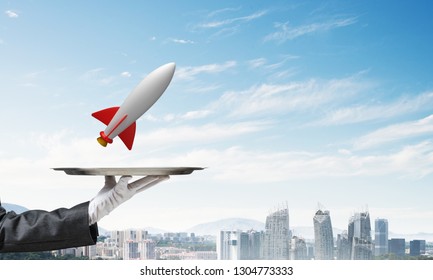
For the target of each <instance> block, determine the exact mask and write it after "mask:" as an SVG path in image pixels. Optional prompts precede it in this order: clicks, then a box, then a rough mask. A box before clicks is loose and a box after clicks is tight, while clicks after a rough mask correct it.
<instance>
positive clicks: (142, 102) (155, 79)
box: [92, 62, 176, 150]
mask: <svg viewBox="0 0 433 280" xmlns="http://www.w3.org/2000/svg"><path fill="white" fill-rule="evenodd" d="M175 68H176V64H175V63H174V62H172V63H167V64H165V65H163V66H161V67H159V68H157V69H156V70H154V71H153V72H151V73H150V74H149V75H147V76H146V77H145V78H144V79H143V80H142V81H141V82H140V83H139V84H138V86H137V87H136V88H135V89H134V90H133V91H132V92H131V93H130V94H129V95H128V97H127V98H126V99H125V101H124V102H123V104H122V105H121V106H120V107H111V108H107V109H104V110H101V111H98V112H95V113H93V114H92V116H93V117H95V118H96V119H98V120H100V121H101V122H103V123H104V124H105V125H107V128H106V129H105V130H104V131H101V132H100V133H99V134H100V137H99V138H98V139H97V140H98V142H99V144H101V145H102V146H104V147H106V146H107V143H109V144H111V143H113V138H114V137H116V136H119V137H120V139H121V140H122V141H123V143H124V144H125V145H126V147H127V148H128V149H129V150H131V149H132V144H133V143H134V137H135V127H136V124H135V121H136V120H137V119H138V118H139V117H141V116H142V115H143V114H144V113H145V112H146V111H147V110H149V108H150V107H152V106H153V104H155V102H156V101H157V100H158V99H159V98H160V97H161V95H162V94H163V93H164V91H165V90H166V88H167V87H168V85H169V84H170V81H171V79H172V78H173V75H174V70H175Z"/></svg>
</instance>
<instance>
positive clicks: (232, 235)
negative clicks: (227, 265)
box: [217, 230, 240, 260]
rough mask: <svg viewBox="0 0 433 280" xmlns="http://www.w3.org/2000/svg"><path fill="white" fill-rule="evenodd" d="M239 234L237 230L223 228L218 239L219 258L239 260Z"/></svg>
mask: <svg viewBox="0 0 433 280" xmlns="http://www.w3.org/2000/svg"><path fill="white" fill-rule="evenodd" d="M239 241H240V240H239V235H238V232H237V231H235V230H233V231H232V230H230V231H229V230H222V231H220V234H219V236H218V240H217V253H218V259H219V260H239V259H240V250H239V249H240V245H239V243H240V242H239Z"/></svg>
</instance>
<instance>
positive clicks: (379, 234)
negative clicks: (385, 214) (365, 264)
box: [374, 219, 388, 256]
mask: <svg viewBox="0 0 433 280" xmlns="http://www.w3.org/2000/svg"><path fill="white" fill-rule="evenodd" d="M386 254H388V220H387V219H376V220H375V221H374V255H375V256H380V255H386Z"/></svg>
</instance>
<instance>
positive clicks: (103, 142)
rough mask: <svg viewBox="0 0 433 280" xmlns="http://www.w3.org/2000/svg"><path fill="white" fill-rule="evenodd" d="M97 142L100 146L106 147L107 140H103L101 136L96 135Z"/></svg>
mask: <svg viewBox="0 0 433 280" xmlns="http://www.w3.org/2000/svg"><path fill="white" fill-rule="evenodd" d="M96 140H98V143H99V144H100V145H101V146H102V147H107V141H105V140H104V139H103V138H102V137H98V139H96Z"/></svg>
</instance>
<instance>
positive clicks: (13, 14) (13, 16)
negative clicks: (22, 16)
mask: <svg viewBox="0 0 433 280" xmlns="http://www.w3.org/2000/svg"><path fill="white" fill-rule="evenodd" d="M5 14H6V15H7V16H8V17H10V18H18V17H19V15H18V13H16V12H14V11H11V10H7V11H6V12H5Z"/></svg>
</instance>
